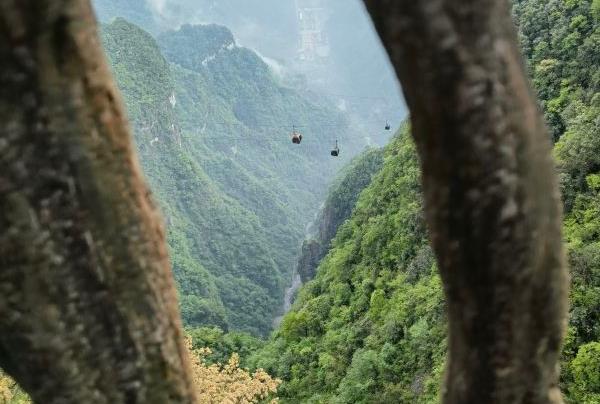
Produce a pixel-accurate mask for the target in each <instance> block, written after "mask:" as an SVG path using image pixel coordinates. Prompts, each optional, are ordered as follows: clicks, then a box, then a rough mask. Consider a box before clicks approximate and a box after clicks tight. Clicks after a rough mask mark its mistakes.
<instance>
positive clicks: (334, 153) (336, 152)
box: [331, 140, 340, 157]
mask: <svg viewBox="0 0 600 404" xmlns="http://www.w3.org/2000/svg"><path fill="white" fill-rule="evenodd" d="M331 155H332V156H333V157H337V156H339V155H340V148H339V147H338V141H337V140H336V141H335V147H334V148H333V149H331Z"/></svg>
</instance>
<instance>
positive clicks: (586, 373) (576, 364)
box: [571, 342, 600, 404]
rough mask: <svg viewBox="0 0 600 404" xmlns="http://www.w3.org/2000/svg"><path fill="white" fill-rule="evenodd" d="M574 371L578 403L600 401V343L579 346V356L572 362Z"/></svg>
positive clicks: (573, 388)
mask: <svg viewBox="0 0 600 404" xmlns="http://www.w3.org/2000/svg"><path fill="white" fill-rule="evenodd" d="M571 369H572V371H573V378H574V383H573V387H572V390H573V397H574V398H575V399H576V400H577V402H578V403H582V404H596V403H599V402H600V343H599V342H593V343H590V344H586V345H582V346H581V347H579V352H578V353H577V357H576V358H575V359H574V360H573V362H572V363H571Z"/></svg>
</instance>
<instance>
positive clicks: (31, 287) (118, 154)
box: [0, 0, 194, 404]
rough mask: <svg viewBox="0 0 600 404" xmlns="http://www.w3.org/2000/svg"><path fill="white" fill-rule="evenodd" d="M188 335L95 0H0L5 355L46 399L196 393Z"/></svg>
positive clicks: (170, 399) (0, 303) (1, 357)
mask: <svg viewBox="0 0 600 404" xmlns="http://www.w3.org/2000/svg"><path fill="white" fill-rule="evenodd" d="M181 339H182V332H181V325H180V320H179V314H178V309H177V303H176V295H175V289H174V284H173V280H172V277H171V272H170V268H169V262H168V258H167V251H166V248H165V237H164V231H163V228H162V224H161V220H160V218H159V215H158V214H157V210H156V208H155V206H154V203H153V202H152V200H151V198H150V195H149V191H148V188H147V186H146V185H145V183H144V181H143V179H142V174H141V171H140V168H139V166H138V162H137V160H136V156H135V154H134V151H133V148H132V143H131V136H130V132H129V129H128V125H127V120H126V117H125V114H124V112H123V106H122V103H121V99H120V96H119V94H118V92H117V90H116V88H115V86H114V84H113V81H112V79H111V76H110V74H109V70H108V69H107V65H106V63H105V60H104V56H103V54H102V51H101V47H100V43H99V39H98V35H97V33H96V23H95V21H94V16H93V13H92V10H91V6H90V4H89V1H88V0H35V1H34V0H2V1H0V366H1V367H3V368H4V369H5V370H6V371H8V372H9V373H10V374H11V375H12V376H13V377H14V378H15V379H16V380H17V381H18V382H19V383H20V384H21V385H22V386H23V387H24V388H25V389H26V390H27V392H29V393H30V394H31V396H32V397H33V399H34V400H35V401H36V402H38V403H44V404H47V403H50V404H52V403H61V404H65V403H78V404H81V403H110V404H118V403H156V404H165V403H192V402H193V401H194V400H193V394H192V387H191V381H190V378H189V376H188V373H187V361H186V351H185V348H184V346H183V345H182V340H181Z"/></svg>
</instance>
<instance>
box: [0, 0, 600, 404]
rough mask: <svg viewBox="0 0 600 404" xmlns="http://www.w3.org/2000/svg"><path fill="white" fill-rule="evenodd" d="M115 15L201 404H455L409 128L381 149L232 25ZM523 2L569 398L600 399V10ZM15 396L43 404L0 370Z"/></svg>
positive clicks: (134, 3) (104, 6)
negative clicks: (548, 184)
mask: <svg viewBox="0 0 600 404" xmlns="http://www.w3.org/2000/svg"><path fill="white" fill-rule="evenodd" d="M97 3H98V4H97V12H98V15H99V18H100V19H101V20H102V21H103V23H102V24H101V26H100V33H101V39H102V45H103V47H104V50H105V52H106V56H107V58H108V61H109V64H110V68H111V71H112V73H113V74H114V77H115V81H116V83H117V84H118V87H119V90H120V91H121V93H122V95H123V98H124V101H125V106H126V109H127V113H128V116H129V121H130V124H131V127H132V129H133V134H134V141H135V149H136V151H137V154H138V155H139V158H140V162H141V166H142V169H143V172H144V175H145V178H146V180H147V181H148V183H149V185H150V188H151V189H152V193H153V194H154V198H155V199H156V202H157V204H158V205H159V209H160V211H161V213H162V216H163V217H164V220H165V225H166V241H167V244H168V253H169V256H170V260H171V264H172V270H173V275H174V278H175V283H176V287H177V293H178V296H177V297H178V302H179V308H180V311H181V316H182V320H183V325H184V327H185V335H186V338H185V344H186V345H185V350H186V351H187V352H188V354H189V356H190V357H191V358H192V360H191V363H190V364H189V367H190V375H191V378H192V381H193V383H194V391H195V394H196V395H197V396H198V398H199V400H200V402H207V403H208V402H215V403H216V402H257V403H258V402H261V403H262V402H272V401H270V400H271V399H272V398H273V397H274V395H275V393H276V395H277V397H278V398H277V399H276V401H274V402H280V403H282V404H284V403H313V404H316V403H327V404H329V403H331V404H334V403H340V404H341V403H348V404H350V403H381V404H385V403H396V402H398V403H436V402H440V400H441V398H442V395H443V392H442V385H443V382H442V379H443V375H444V369H445V365H446V361H447V353H448V350H449V346H448V345H449V344H448V318H447V312H446V307H445V294H444V284H443V281H442V277H441V276H440V274H439V272H438V267H437V263H436V256H435V253H434V251H433V248H432V246H431V244H430V240H429V231H428V227H427V224H426V214H425V211H424V202H423V198H424V195H423V193H424V190H423V184H422V182H421V169H420V161H419V154H418V151H417V146H416V145H415V142H414V138H413V137H412V136H411V130H412V128H411V124H410V123H409V120H408V119H407V120H406V122H405V123H403V124H402V125H401V127H400V129H399V130H398V131H397V133H396V134H395V136H394V137H393V138H392V139H391V141H390V142H389V143H388V144H387V145H386V146H384V147H381V148H377V147H366V146H367V144H368V143H369V138H370V136H371V135H372V133H364V128H365V126H362V125H357V124H356V122H354V121H353V120H352V119H350V118H349V115H348V114H347V113H345V111H344V110H343V109H342V108H338V107H336V105H335V103H332V102H331V98H330V97H328V96H326V95H323V96H322V97H319V96H318V95H317V94H318V93H316V92H313V91H299V90H298V89H297V88H294V86H291V85H289V83H287V82H286V81H285V80H284V79H283V78H282V77H281V76H278V75H277V74H276V72H275V71H274V70H273V69H272V68H270V66H269V64H268V63H267V61H266V60H265V59H264V58H263V57H261V56H260V55H259V54H258V53H256V52H255V51H253V50H251V49H249V48H246V47H242V46H239V45H238V43H237V42H236V38H234V35H233V34H232V32H231V30H230V29H228V28H226V27H224V26H220V25H214V24H211V25H191V24H183V25H181V26H179V27H178V28H177V29H175V30H173V29H168V28H165V26H164V24H166V22H165V21H157V19H156V16H153V15H152V10H151V7H150V6H149V5H148V3H147V2H145V1H142V0H130V1H129V2H128V3H127V4H128V6H127V7H125V8H124V7H123V4H124V3H121V2H118V1H113V0H103V1H99V2H97ZM336 4H337V3H336ZM512 5H513V7H512V14H513V18H514V20H515V22H516V24H517V27H518V33H519V40H520V44H521V48H522V51H523V54H524V56H525V59H526V63H527V66H526V67H527V71H528V73H529V75H530V78H531V80H532V83H533V86H534V89H535V91H536V94H537V96H538V99H539V101H540V109H541V110H542V111H543V114H544V117H545V120H546V123H547V125H548V127H549V133H550V136H551V141H552V144H553V156H554V161H555V165H556V171H557V173H558V175H559V180H560V190H561V193H562V208H563V212H564V218H563V223H562V229H563V238H564V244H565V246H566V251H567V260H568V265H569V270H570V276H571V289H570V295H569V302H570V307H569V321H568V328H567V331H566V337H565V340H564V344H563V347H562V354H561V359H560V365H561V373H560V389H561V391H562V394H563V396H564V401H565V402H566V403H567V404H579V403H581V404H599V403H600V68H599V66H600V0H550V1H547V0H514V1H513V2H512ZM338 6H339V5H338ZM123 10H127V12H125V13H124V12H123ZM155 11H156V10H154V12H155ZM115 15H118V16H120V17H119V18H113V17H114V16H115ZM121 17H123V18H121ZM167 17H169V16H168V15H167ZM161 24H163V25H161ZM347 52H349V51H348V49H343V50H341V51H340V53H347ZM350 52H351V51H350ZM354 68H357V69H358V70H360V65H358V64H357V65H355V66H354ZM344 79H345V78H344ZM388 90H390V91H391V90H393V89H388ZM355 118H356V117H354V119H355ZM367 126H368V125H367ZM296 129H297V130H299V131H301V132H302V133H303V135H304V140H303V142H302V145H301V147H295V145H292V144H291V142H290V137H289V135H290V132H291V131H293V130H296ZM336 142H339V143H340V144H341V145H342V146H341V147H342V153H341V156H340V158H337V159H334V158H332V157H331V156H330V153H329V150H330V148H331V147H332V145H333V144H336ZM0 146H2V144H1V143H0ZM365 147H366V148H365ZM0 185H1V184H0ZM548 197H549V198H550V196H548ZM440 262H442V261H440ZM440 265H442V264H440ZM295 277H298V278H299V279H300V280H301V283H302V285H301V286H300V287H299V290H298V291H296V289H295V288H292V289H290V282H291V280H292V279H294V278H295ZM296 286H297V285H296ZM286 292H287V293H286ZM446 292H447V290H446ZM290 293H291V294H292V300H293V304H292V305H291V309H290V310H289V311H287V308H286V310H284V306H285V305H284V300H286V299H288V298H289V297H290V296H287V295H289V294H290ZM287 303H292V301H291V300H290V301H289V302H287ZM283 311H286V312H283ZM557 346H558V345H557ZM0 348H2V349H3V348H4V347H0ZM2 355H4V353H3V351H1V350H0V356H2ZM186 355H187V354H186ZM165 373H167V372H165ZM170 377H172V375H170ZM28 387H30V386H28ZM3 402H6V403H10V404H17V403H29V402H30V401H29V398H28V397H27V396H26V394H25V393H24V392H23V391H22V390H21V389H20V388H19V387H18V386H17V385H16V383H14V382H13V381H12V379H10V378H8V377H6V375H5V374H4V373H3V371H2V370H0V403H3Z"/></svg>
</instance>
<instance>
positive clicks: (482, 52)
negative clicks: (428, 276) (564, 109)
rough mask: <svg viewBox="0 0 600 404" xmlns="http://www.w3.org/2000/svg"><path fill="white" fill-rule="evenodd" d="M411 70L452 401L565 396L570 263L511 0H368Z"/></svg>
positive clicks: (410, 97)
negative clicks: (561, 363) (443, 302)
mask: <svg viewBox="0 0 600 404" xmlns="http://www.w3.org/2000/svg"><path fill="white" fill-rule="evenodd" d="M365 3H366V5H367V8H368V9H369V12H370V14H371V15H372V17H373V20H374V23H375V26H376V28H377V30H378V32H379V34H380V36H381V38H382V40H383V43H384V45H385V47H386V48H387V51H388V53H389V55H390V58H391V61H392V63H393V65H394V67H395V69H396V72H397V73H398V76H399V78H400V81H401V83H402V86H403V89H404V93H405V97H406V101H407V103H408V106H409V108H410V111H411V119H412V130H413V136H414V138H415V141H416V143H417V146H418V150H419V155H420V159H421V164H422V172H423V174H422V175H423V187H424V194H425V206H426V215H427V221H428V225H429V230H430V235H431V241H432V244H433V247H434V249H435V252H436V255H437V259H438V265H439V269H440V272H441V275H442V278H443V281H444V288H445V293H446V299H447V310H448V317H449V341H448V346H449V352H448V361H447V369H446V380H445V386H444V389H443V402H444V403H461V404H469V403H473V404H475V403H477V404H480V403H486V404H490V403H523V404H525V403H528V404H535V403H560V402H562V398H561V395H560V392H559V389H558V387H557V384H558V359H559V353H560V347H561V341H562V337H563V332H564V328H565V323H566V313H567V303H566V296H567V289H568V275H567V272H566V268H565V264H564V257H563V247H562V241H561V215H562V213H561V207H560V206H561V205H560V196H559V191H558V186H557V181H556V178H555V173H554V164H553V161H552V159H551V153H550V141H549V139H550V138H549V135H548V134H547V132H546V129H545V126H544V124H543V122H542V118H541V114H540V113H539V111H538V108H537V104H536V102H535V98H534V97H533V96H532V92H531V90H530V86H529V83H528V81H527V79H526V75H525V70H524V68H523V63H522V59H521V56H520V53H519V50H518V45H517V39H516V35H515V31H514V26H513V23H512V20H511V17H510V6H509V3H508V1H507V0H482V1H475V0H365Z"/></svg>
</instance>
